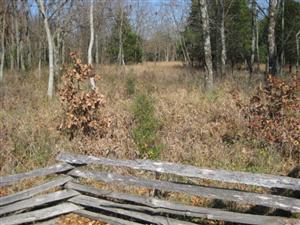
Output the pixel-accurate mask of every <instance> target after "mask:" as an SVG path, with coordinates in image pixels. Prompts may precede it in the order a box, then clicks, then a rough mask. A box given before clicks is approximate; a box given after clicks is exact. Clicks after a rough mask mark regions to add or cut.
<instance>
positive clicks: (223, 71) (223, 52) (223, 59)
mask: <svg viewBox="0 0 300 225" xmlns="http://www.w3.org/2000/svg"><path fill="white" fill-rule="evenodd" d="M220 5H221V27H220V33H221V45H222V50H221V75H222V76H223V77H225V75H226V37H225V2H224V0H220Z"/></svg>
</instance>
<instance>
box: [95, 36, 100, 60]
mask: <svg viewBox="0 0 300 225" xmlns="http://www.w3.org/2000/svg"><path fill="white" fill-rule="evenodd" d="M95 42H96V54H95V60H96V65H97V66H98V65H99V36H98V34H96V40H95Z"/></svg>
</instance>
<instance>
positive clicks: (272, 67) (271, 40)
mask: <svg viewBox="0 0 300 225" xmlns="http://www.w3.org/2000/svg"><path fill="white" fill-rule="evenodd" d="M276 5H277V0H269V31H268V49H269V73H270V74H271V75H273V76H275V75H276V73H277V65H276V50H275V26H276V18H275V16H276V15H275V14H276Z"/></svg>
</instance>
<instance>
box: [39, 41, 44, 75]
mask: <svg viewBox="0 0 300 225" xmlns="http://www.w3.org/2000/svg"><path fill="white" fill-rule="evenodd" d="M42 52H43V47H42V43H41V40H39V53H38V57H39V63H38V79H41V77H42Z"/></svg>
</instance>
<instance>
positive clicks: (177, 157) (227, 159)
mask: <svg viewBox="0 0 300 225" xmlns="http://www.w3.org/2000/svg"><path fill="white" fill-rule="evenodd" d="M98 72H99V74H100V75H101V77H102V79H101V80H100V81H98V83H97V85H98V87H99V90H100V92H102V93H103V94H104V95H105V97H106V107H105V109H104V112H103V115H104V116H105V117H107V118H109V120H110V121H111V125H110V128H109V131H108V133H107V135H106V136H105V137H104V138H85V137H81V136H78V137H75V138H74V139H73V140H72V141H69V140H68V137H66V136H65V135H62V134H61V133H60V132H59V131H58V129H57V127H58V126H59V124H60V121H61V116H62V114H63V111H62V106H61V103H60V101H59V98H58V97H55V98H54V99H53V100H48V99H47V98H46V96H45V92H46V85H47V76H46V74H47V73H46V72H45V73H44V75H43V79H41V80H38V79H37V78H36V77H35V76H34V72H30V73H28V74H26V75H23V74H8V75H7V76H6V77H7V80H6V82H5V84H1V89H0V94H1V111H0V121H1V123H0V130H1V134H0V145H1V146H0V147H1V151H2V152H1V156H0V157H1V158H0V161H1V174H11V173H16V172H20V171H24V170H29V169H32V168H35V167H40V166H45V165H47V164H51V163H53V159H54V157H55V155H56V154H57V153H58V152H59V151H62V150H65V151H71V152H77V153H84V154H91V155H101V156H106V157H116V158H123V159H126V158H127V159H135V158H138V157H140V156H139V153H138V150H137V147H136V146H135V143H134V141H133V138H132V130H133V126H134V120H133V116H132V104H133V101H134V96H135V95H137V94H138V93H140V92H147V93H148V94H149V95H151V96H152V98H153V99H154V107H155V114H156V116H157V118H158V119H159V121H160V127H159V130H158V137H159V142H160V143H161V144H162V146H163V147H162V148H161V152H160V157H159V158H160V159H161V160H166V161H172V162H180V163H186V164H192V165H196V166H202V167H210V168H224V169H231V170H242V171H253V172H263V173H272V174H285V173H287V171H289V169H291V168H292V167H293V166H294V165H295V163H296V162H295V160H293V159H292V158H284V159H283V158H282V157H281V156H280V155H279V154H278V153H277V152H274V151H272V150H270V149H267V148H261V147H259V146H258V145H257V144H256V143H254V142H253V143H251V142H249V141H246V140H244V139H243V137H242V133H243V132H244V130H245V127H244V122H243V118H242V117H241V115H240V113H239V111H238V109H237V107H236V106H235V102H234V100H233V99H232V96H231V94H230V92H231V91H232V90H239V91H240V93H241V96H242V98H247V96H249V94H251V93H253V91H254V90H255V88H254V87H255V85H258V84H259V78H257V80H256V81H253V82H252V84H248V83H247V82H246V80H247V76H246V73H245V72H243V71H236V72H234V74H233V75H232V74H230V79H227V81H223V82H217V83H216V87H215V89H214V90H213V91H212V92H209V93H207V92H204V91H203V76H204V75H203V73H202V72H201V71H198V70H196V69H187V68H185V67H183V66H182V64H181V63H180V62H169V63H168V62H163V63H145V64H139V65H129V66H126V67H125V68H121V69H120V68H118V67H114V66H102V67H101V68H99V70H98ZM23 76H29V77H27V78H26V79H24V77H23ZM228 76H229V75H228ZM128 77H131V78H133V79H134V82H135V93H133V94H131V95H129V94H128V93H127V88H128V87H127V86H126V85H127V83H126V80H127V79H128ZM58 86H59V84H58Z"/></svg>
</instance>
